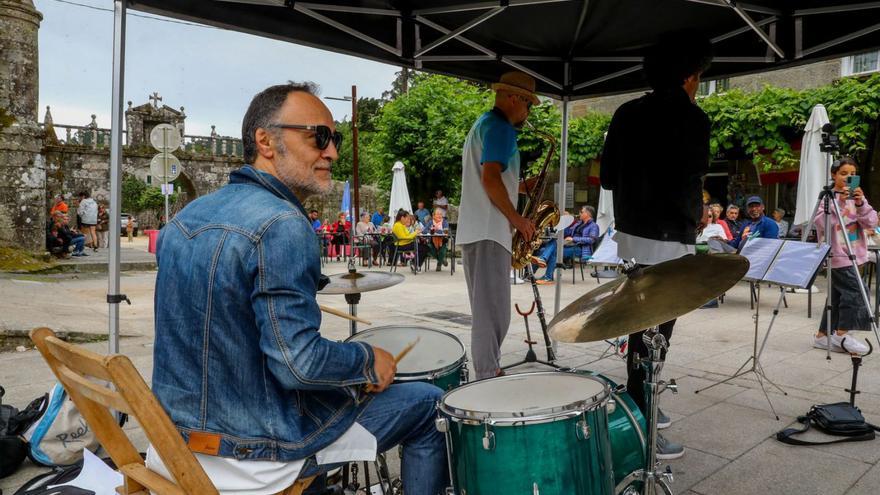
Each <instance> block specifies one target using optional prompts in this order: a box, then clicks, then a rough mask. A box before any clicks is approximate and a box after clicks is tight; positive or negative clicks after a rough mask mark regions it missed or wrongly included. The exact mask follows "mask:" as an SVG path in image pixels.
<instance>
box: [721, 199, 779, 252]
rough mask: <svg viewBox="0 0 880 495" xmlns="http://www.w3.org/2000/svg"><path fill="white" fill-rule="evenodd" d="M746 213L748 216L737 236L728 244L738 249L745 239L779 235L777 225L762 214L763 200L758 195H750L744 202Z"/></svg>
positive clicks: (776, 236) (769, 237) (770, 237)
mask: <svg viewBox="0 0 880 495" xmlns="http://www.w3.org/2000/svg"><path fill="white" fill-rule="evenodd" d="M746 208H747V210H746V214H747V216H748V218H749V220H747V221H746V222H744V223H743V230H742V233H741V234H740V235H739V237H734V238H733V240H732V241H730V245H731V246H733V247H735V248H737V249H739V248H740V247H742V246H744V245H745V241H746V240H747V239H754V238H762V239H776V238H778V237H779V226H778V225H776V222H774V221H773V220H772V219H770V218H767V217H766V216H765V215H764V202H763V201H761V197H760V196H751V197H749V199H748V201H747V202H746Z"/></svg>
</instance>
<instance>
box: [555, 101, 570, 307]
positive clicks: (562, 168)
mask: <svg viewBox="0 0 880 495" xmlns="http://www.w3.org/2000/svg"><path fill="white" fill-rule="evenodd" d="M568 98H569V97H568V96H563V97H562V146H561V151H560V152H559V203H561V204H560V205H559V208H560V209H561V210H565V206H566V205H565V184H566V181H567V180H568ZM564 246H565V241H564V239H563V236H559V237H558V238H557V239H556V274H555V279H556V298H555V301H553V315H554V316H555V315H557V314H558V313H559V303H560V298H561V296H562V259H563V254H564V253H563V252H562V250H563V249H564Z"/></svg>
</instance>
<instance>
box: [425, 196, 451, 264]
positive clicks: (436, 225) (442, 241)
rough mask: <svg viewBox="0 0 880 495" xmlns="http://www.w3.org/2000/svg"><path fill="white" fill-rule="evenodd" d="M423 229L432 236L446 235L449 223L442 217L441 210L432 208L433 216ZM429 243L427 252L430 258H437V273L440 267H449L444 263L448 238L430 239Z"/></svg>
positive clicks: (446, 262)
mask: <svg viewBox="0 0 880 495" xmlns="http://www.w3.org/2000/svg"><path fill="white" fill-rule="evenodd" d="M425 228H427V229H429V230H428V231H429V232H431V233H432V234H448V233H449V222H447V221H446V217H444V216H443V210H441V209H440V208H434V216H433V217H432V218H431V219H429V220H428V223H427V225H426V226H425ZM430 241H431V242H430V243H428V251H429V252H430V253H431V256H433V257H435V258H437V271H438V272H439V271H440V268H441V267H443V266H449V262H448V261H446V251H447V249H448V246H449V238H448V237H432V238H431V239H430Z"/></svg>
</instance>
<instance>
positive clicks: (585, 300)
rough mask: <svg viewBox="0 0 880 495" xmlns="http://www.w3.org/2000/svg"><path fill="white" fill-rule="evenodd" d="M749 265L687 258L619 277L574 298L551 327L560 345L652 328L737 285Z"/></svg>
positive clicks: (725, 258)
mask: <svg viewBox="0 0 880 495" xmlns="http://www.w3.org/2000/svg"><path fill="white" fill-rule="evenodd" d="M748 269H749V260H747V259H746V258H744V257H742V256H739V255H736V254H713V255H698V256H694V255H690V256H684V257H682V258H678V259H675V260H672V261H667V262H665V263H659V264H657V265H653V266H649V267H645V268H643V269H641V270H640V272H641V273H638V271H637V272H635V273H630V274H629V275H622V276H620V277H618V278H617V279H615V280H613V281H611V282H608V283H606V284H604V285H602V286H600V287H597V288H596V289H593V290H591V291H590V292H588V293H586V294H584V295H583V296H581V297H579V298H578V299H577V300H575V301H574V302H572V303H571V304H569V305H568V306H566V307H565V309H563V310H562V311H560V312H559V314H557V315H556V316H555V317H554V318H553V320H552V321H551V322H550V325H549V330H550V335H551V336H552V337H553V338H554V339H556V340H558V341H560V342H595V341H599V340H605V339H611V338H614V337H619V336H621V335H627V334H630V333H633V332H637V331H639V330H645V329H647V328H651V327H655V326H657V325H660V324H661V323H665V322H667V321H669V320H672V319H674V318H677V317H679V316H681V315H684V314H686V313H688V312H690V311H693V310H695V309H697V308H699V307H700V306H702V305H703V304H705V303H706V302H707V301H709V300H710V299H712V298H713V297H718V296H719V295H721V294H723V293H724V291H726V290H727V289H729V288H731V287H733V285H734V284H736V283H737V282H738V281H740V280H741V279H742V278H743V276H745V274H746V272H747V271H748Z"/></svg>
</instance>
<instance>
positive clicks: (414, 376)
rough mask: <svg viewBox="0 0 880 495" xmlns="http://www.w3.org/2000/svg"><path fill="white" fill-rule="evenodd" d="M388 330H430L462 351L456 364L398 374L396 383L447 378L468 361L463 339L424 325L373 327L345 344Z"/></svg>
mask: <svg viewBox="0 0 880 495" xmlns="http://www.w3.org/2000/svg"><path fill="white" fill-rule="evenodd" d="M387 328H418V329H422V330H430V331H432V332H437V333H442V334H444V335H446V336H447V337H452V340H453V341H455V343H457V344H458V347H459V349H460V350H461V356H459V358H458V359H456V360H455V362H453V363H451V364H448V365H446V366H444V367H442V368H437V369H436V370H430V371H419V372H417V373H403V372H397V373H396V374H395V375H394V381H395V382H417V381H420V380H428V379H431V378H435V377H440V376H446V375H448V374H450V373H453V372H455V371H456V370H458V369H461V367H462V366H463V365H464V363H465V362H466V361H467V353H466V352H465V349H464V344H462V343H461V339H459V338H458V337H456V336H455V335H452V334H451V333H449V332H447V331H445V330H440V329H439V328H431V327H426V326H422V325H382V326H381V327H371V328H367V329H365V330H362V331H360V332H358V333H356V334H354V335H352V336H350V337H348V338H347V339H345V340H344V341H343V342H355V340H354V338H355V337H357V336H358V335H361V334H364V333H367V332H373V331H375V330H384V329H387Z"/></svg>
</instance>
